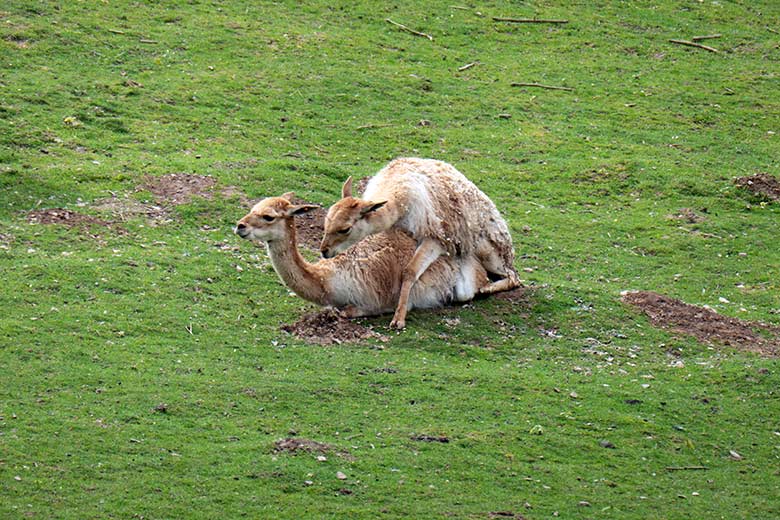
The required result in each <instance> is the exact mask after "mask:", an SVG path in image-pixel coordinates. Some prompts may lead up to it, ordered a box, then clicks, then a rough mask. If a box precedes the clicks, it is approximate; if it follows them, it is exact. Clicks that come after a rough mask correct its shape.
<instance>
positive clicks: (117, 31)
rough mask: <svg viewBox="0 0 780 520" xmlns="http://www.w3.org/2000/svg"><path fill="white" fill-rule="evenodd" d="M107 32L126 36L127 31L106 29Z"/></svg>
mask: <svg viewBox="0 0 780 520" xmlns="http://www.w3.org/2000/svg"><path fill="white" fill-rule="evenodd" d="M106 30H107V31H108V32H110V33H114V34H125V31H120V30H119V29H106Z"/></svg>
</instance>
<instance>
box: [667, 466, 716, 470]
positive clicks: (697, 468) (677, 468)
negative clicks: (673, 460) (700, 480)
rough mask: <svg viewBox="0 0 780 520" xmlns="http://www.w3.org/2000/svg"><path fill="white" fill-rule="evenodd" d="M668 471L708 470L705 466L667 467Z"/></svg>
mask: <svg viewBox="0 0 780 520" xmlns="http://www.w3.org/2000/svg"><path fill="white" fill-rule="evenodd" d="M666 469H667V470H669V471H695V470H700V469H710V468H708V467H707V466H667V467H666Z"/></svg>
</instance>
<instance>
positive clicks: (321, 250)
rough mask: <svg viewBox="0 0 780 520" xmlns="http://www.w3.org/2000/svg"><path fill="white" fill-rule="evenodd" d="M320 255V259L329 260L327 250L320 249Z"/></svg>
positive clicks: (324, 248)
mask: <svg viewBox="0 0 780 520" xmlns="http://www.w3.org/2000/svg"><path fill="white" fill-rule="evenodd" d="M320 253H322V258H330V254H329V253H328V248H327V247H323V248H322V249H320Z"/></svg>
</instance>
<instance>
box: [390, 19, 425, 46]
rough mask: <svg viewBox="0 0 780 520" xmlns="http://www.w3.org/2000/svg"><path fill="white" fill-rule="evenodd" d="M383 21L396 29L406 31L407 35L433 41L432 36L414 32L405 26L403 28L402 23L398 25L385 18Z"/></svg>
mask: <svg viewBox="0 0 780 520" xmlns="http://www.w3.org/2000/svg"><path fill="white" fill-rule="evenodd" d="M385 21H386V22H387V23H390V24H393V25H395V26H396V27H398V28H400V29H401V30H403V31H406V32H408V33H412V34H414V35H415V36H422V37H423V38H428V39H429V40H431V41H433V36H431V35H430V34H425V33H424V32H420V31H415V30H414V29H410V28H408V27H407V26H405V25H404V24H402V23H398V22H394V21H392V20H391V19H390V18H385Z"/></svg>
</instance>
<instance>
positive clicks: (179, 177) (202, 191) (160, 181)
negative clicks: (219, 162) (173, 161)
mask: <svg viewBox="0 0 780 520" xmlns="http://www.w3.org/2000/svg"><path fill="white" fill-rule="evenodd" d="M216 183H217V181H216V179H214V177H212V176H210V175H195V174H191V173H169V174H167V175H162V176H160V177H154V176H152V175H147V176H146V177H144V182H143V184H141V186H139V188H141V189H145V190H148V191H150V192H152V194H154V196H155V197H156V198H157V200H158V202H160V203H161V204H171V205H174V206H178V205H180V204H186V203H188V202H190V201H191V200H192V199H193V197H203V198H205V199H211V198H212V197H213V192H212V188H213V187H214V185H215V184H216Z"/></svg>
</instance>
